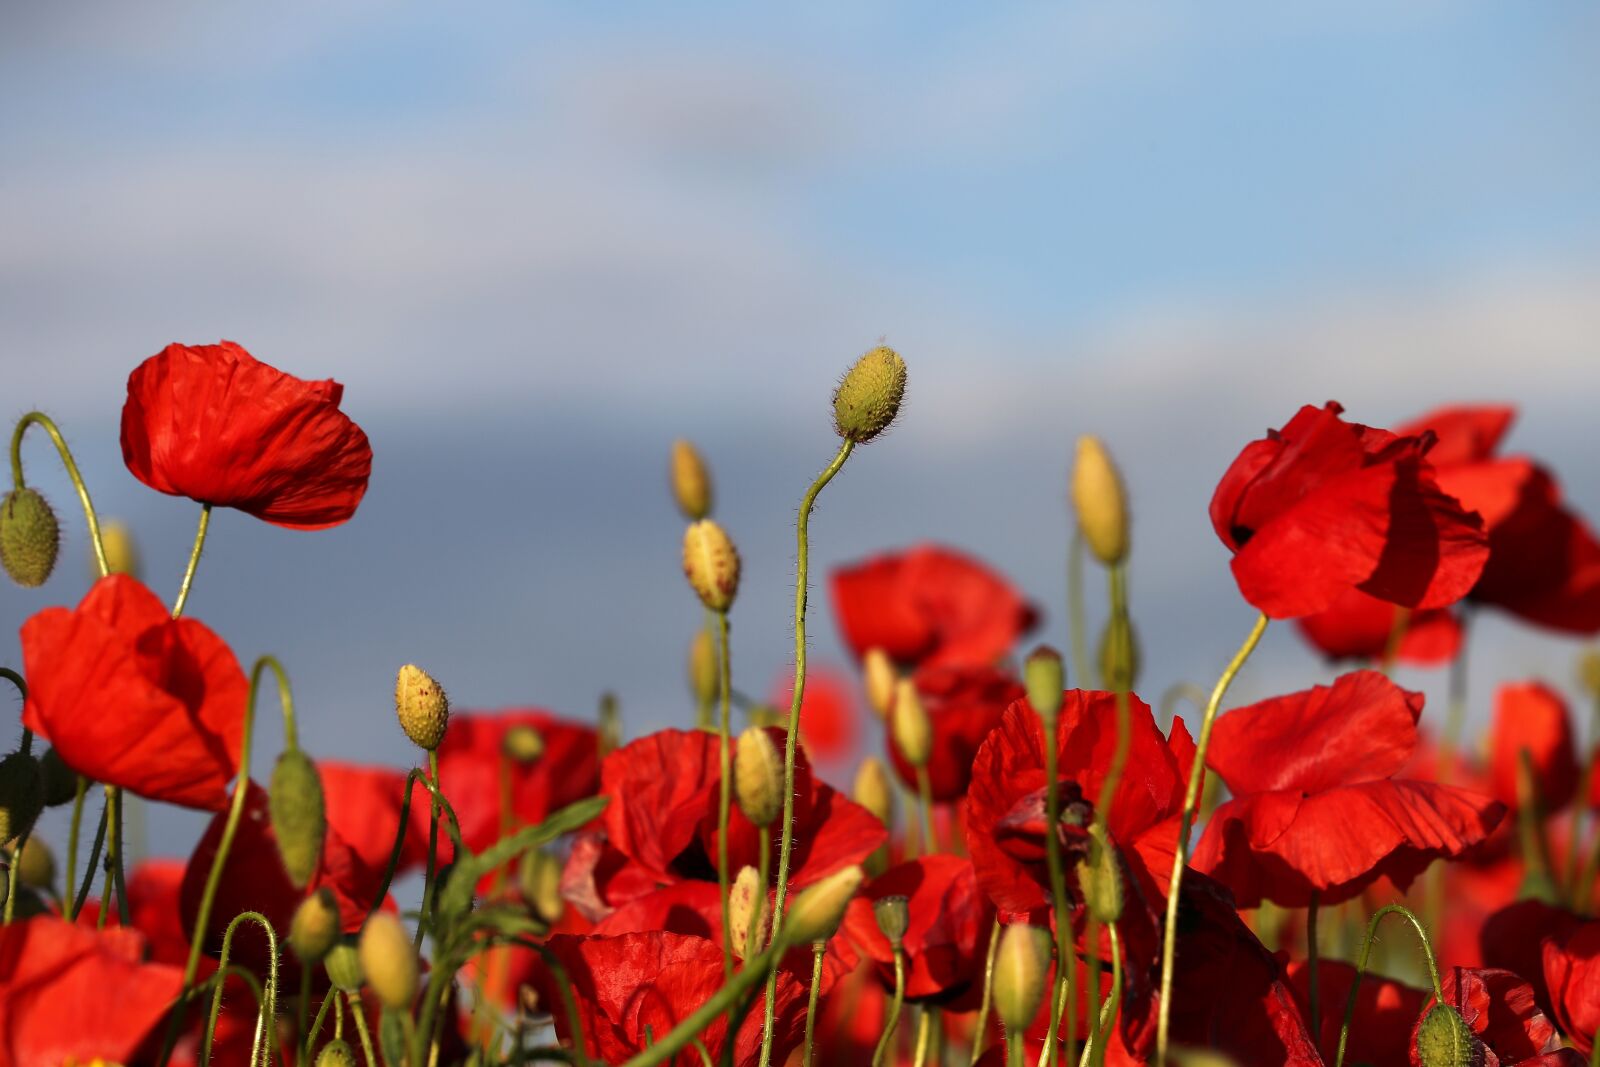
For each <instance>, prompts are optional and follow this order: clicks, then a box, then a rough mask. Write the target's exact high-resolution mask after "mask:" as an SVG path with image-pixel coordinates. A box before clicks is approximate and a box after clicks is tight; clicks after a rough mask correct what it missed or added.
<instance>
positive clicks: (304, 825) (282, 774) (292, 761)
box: [267, 748, 328, 889]
mask: <svg viewBox="0 0 1600 1067" xmlns="http://www.w3.org/2000/svg"><path fill="white" fill-rule="evenodd" d="M267 811H268V814H269V815H271V817H272V835H273V836H274V837H275V838H277V840H278V855H279V856H280V857H282V859H283V869H284V870H285V871H287V872H288V874H289V881H291V882H293V883H294V886H295V888H296V889H304V888H305V886H306V883H308V882H310V881H311V876H312V875H313V874H315V873H316V871H317V864H318V863H319V862H320V861H321V859H322V842H323V840H324V839H325V838H326V837H327V835H328V816H327V811H326V809H325V807H324V804H323V799H322V779H321V778H319V777H318V776H317V768H316V767H315V766H313V765H312V763H311V759H310V757H308V756H307V755H306V754H305V753H304V752H301V751H300V750H299V749H297V748H292V749H289V750H288V751H286V752H284V753H283V755H281V756H279V757H278V762H277V764H276V765H274V766H273V768H272V782H271V785H270V787H269V788H268V790H267Z"/></svg>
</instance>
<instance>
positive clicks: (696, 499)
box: [672, 438, 711, 522]
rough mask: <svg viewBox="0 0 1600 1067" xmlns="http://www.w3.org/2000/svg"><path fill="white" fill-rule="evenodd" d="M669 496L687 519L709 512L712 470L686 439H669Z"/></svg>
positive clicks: (700, 517) (701, 517)
mask: <svg viewBox="0 0 1600 1067" xmlns="http://www.w3.org/2000/svg"><path fill="white" fill-rule="evenodd" d="M672 495H673V496H674V497H676V498H677V501H678V510H679V511H681V512H683V515H684V518H686V519H688V520H689V521H690V522H694V521H695V520H697V519H703V518H705V517H706V516H707V515H709V514H711V471H710V470H708V469H707V468H706V461H705V460H703V459H701V458H700V453H699V452H698V451H697V450H696V449H695V447H694V445H691V444H690V443H689V442H688V441H685V440H683V439H682V438H679V439H678V440H676V441H674V442H672Z"/></svg>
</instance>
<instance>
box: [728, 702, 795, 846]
mask: <svg viewBox="0 0 1600 1067" xmlns="http://www.w3.org/2000/svg"><path fill="white" fill-rule="evenodd" d="M733 792H734V796H736V797H737V798H738V799H739V810H740V811H742V812H744V815H745V818H747V819H749V820H750V821H751V822H752V823H754V824H755V825H757V826H771V825H772V820H774V819H776V818H777V817H778V813H779V812H780V811H782V810H783V758H782V757H780V756H779V755H778V748H777V746H776V745H774V744H773V743H772V735H771V734H769V733H767V732H766V731H765V730H763V729H761V728H760V727H759V726H751V727H749V728H748V729H746V730H745V731H744V733H742V734H740V735H739V747H738V749H737V750H736V751H735V752H734V757H733Z"/></svg>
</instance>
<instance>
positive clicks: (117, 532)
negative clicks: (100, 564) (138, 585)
mask: <svg viewBox="0 0 1600 1067" xmlns="http://www.w3.org/2000/svg"><path fill="white" fill-rule="evenodd" d="M100 547H101V548H103V549H105V553H106V569H107V570H108V571H110V572H111V573H112V574H126V575H128V576H129V577H131V578H138V577H140V575H141V574H142V573H143V570H144V569H143V567H141V566H140V563H139V545H138V543H137V542H136V541H134V539H133V531H132V530H131V529H129V528H128V524H127V523H125V522H120V521H118V520H115V519H113V520H112V521H110V522H108V523H106V524H105V525H104V526H102V527H100Z"/></svg>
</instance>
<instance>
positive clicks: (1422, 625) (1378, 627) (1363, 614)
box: [1295, 589, 1461, 667]
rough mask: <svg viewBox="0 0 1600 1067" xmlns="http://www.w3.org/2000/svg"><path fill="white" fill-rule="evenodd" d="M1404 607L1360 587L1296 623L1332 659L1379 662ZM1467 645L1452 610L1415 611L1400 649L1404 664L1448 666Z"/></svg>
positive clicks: (1397, 649)
mask: <svg viewBox="0 0 1600 1067" xmlns="http://www.w3.org/2000/svg"><path fill="white" fill-rule="evenodd" d="M1397 610H1398V609H1397V608H1396V607H1395V606H1394V605H1393V604H1391V603H1389V602H1388V601H1387V600H1379V599H1378V598H1377V597H1375V596H1368V595H1367V594H1366V593H1363V592H1362V591H1361V590H1359V589H1349V590H1346V591H1345V592H1344V593H1342V594H1340V596H1339V598H1338V599H1337V600H1335V601H1334V602H1333V603H1332V604H1331V605H1330V606H1329V607H1328V609H1327V610H1326V611H1319V612H1317V613H1316V614H1315V615H1304V616H1301V617H1300V618H1298V619H1296V620H1295V625H1296V626H1297V627H1299V630H1300V635H1301V636H1302V637H1304V638H1305V639H1306V640H1307V641H1309V642H1310V643H1311V644H1312V646H1313V647H1315V648H1316V649H1317V650H1318V651H1319V652H1321V653H1322V654H1323V655H1324V656H1326V657H1328V658H1329V659H1330V660H1379V659H1382V658H1383V656H1384V655H1385V654H1386V653H1387V652H1388V651H1389V642H1390V641H1391V640H1392V639H1393V635H1394V626H1395V613H1396V611H1397ZM1460 647H1461V622H1460V620H1458V619H1457V618H1456V617H1455V615H1454V614H1452V613H1451V612H1450V610H1449V609H1448V608H1432V609H1430V610H1427V611H1414V612H1412V613H1411V615H1410V617H1409V618H1408V619H1407V620H1406V626H1405V630H1404V631H1403V632H1402V633H1401V635H1400V643H1399V644H1398V645H1397V646H1396V647H1395V650H1394V658H1395V661H1396V662H1398V663H1412V664H1416V665H1417V666H1419V667H1432V666H1436V665H1438V664H1440V663H1448V662H1450V660H1452V659H1454V658H1455V655H1456V650H1457V649H1459V648H1460Z"/></svg>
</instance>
